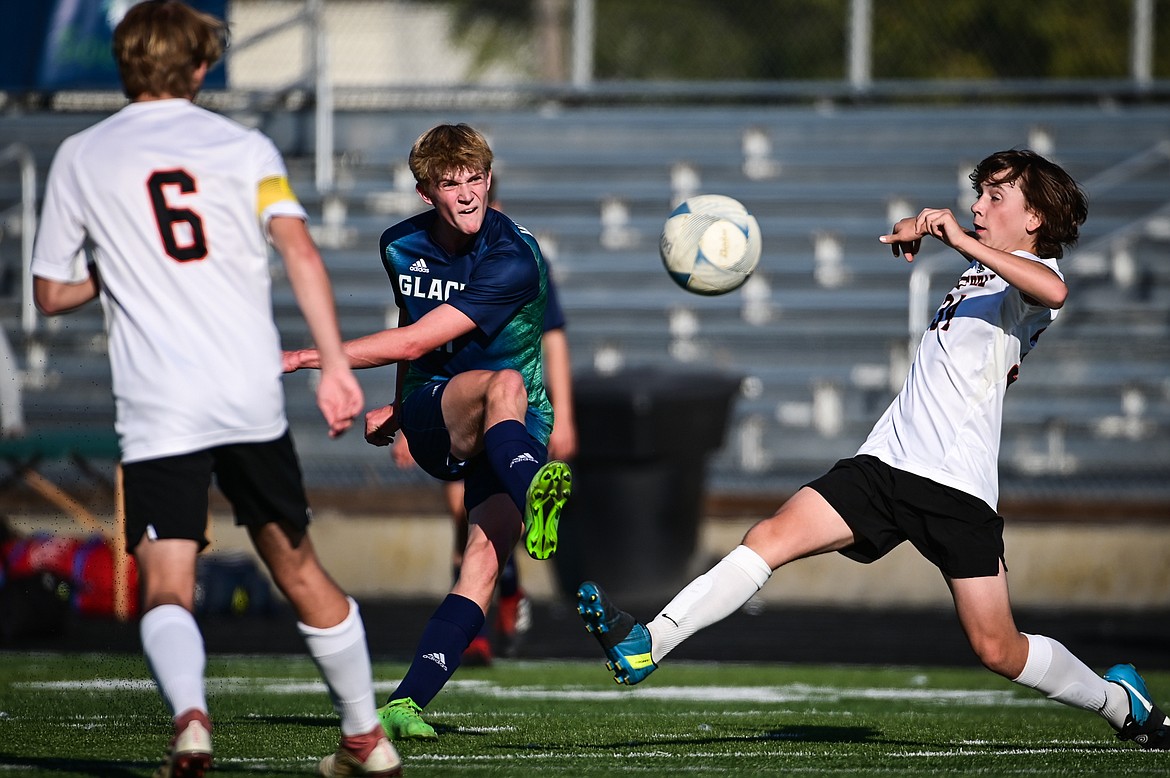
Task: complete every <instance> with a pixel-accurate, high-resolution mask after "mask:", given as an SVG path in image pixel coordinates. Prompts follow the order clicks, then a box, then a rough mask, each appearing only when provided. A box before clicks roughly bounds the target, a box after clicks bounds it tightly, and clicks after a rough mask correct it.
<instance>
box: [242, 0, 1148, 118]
mask: <svg viewBox="0 0 1170 778" xmlns="http://www.w3.org/2000/svg"><path fill="white" fill-rule="evenodd" d="M228 15H229V21H230V23H231V26H232V29H233V36H234V40H235V42H236V44H237V45H235V47H234V50H233V52H232V53H231V56H230V59H229V63H228V68H229V70H228V76H229V87H230V88H232V89H236V90H257V91H273V90H282V89H286V88H288V87H289V86H291V85H295V84H297V83H298V82H300V81H302V80H304V79H306V78H308V76H309V75H310V74H311V73H312V72H313V71H314V68H315V60H316V59H319V60H320V61H321V62H322V63H323V64H326V63H327V67H328V68H329V73H330V75H329V79H330V83H331V85H332V86H333V87H334V88H336V89H337V90H339V98H344V97H345V96H346V93H353V94H351V95H350V96H351V97H353V98H357V97H358V96H359V95H360V93H361V92H362V91H363V90H377V89H396V88H426V87H438V86H446V87H449V86H456V85H464V86H479V87H521V88H533V87H538V86H545V87H553V86H557V85H564V84H572V85H574V86H575V87H577V88H578V89H584V90H585V91H587V92H588V91H598V90H600V91H602V92H604V91H606V90H609V91H613V90H615V89H619V90H624V91H625V92H628V93H637V92H639V91H641V92H642V93H644V94H647V95H649V94H654V93H655V92H656V91H658V90H655V89H651V88H647V86H646V85H647V84H649V83H659V84H661V83H674V84H676V85H678V86H679V87H680V88H683V89H684V90H685V88H686V87H685V85H688V84H689V85H690V88H692V89H693V88H695V86H696V85H698V86H701V85H704V84H707V85H710V84H713V83H718V84H720V85H721V87H720V88H721V89H722V90H725V91H726V92H730V93H734V92H735V91H736V85H738V87H739V89H741V90H742V91H743V92H745V93H747V94H751V93H753V92H754V93H759V92H760V90H761V88H762V87H766V86H768V85H771V86H772V88H773V89H775V88H777V87H778V86H780V85H783V84H789V85H791V84H793V83H794V82H802V83H805V84H820V85H821V86H822V87H823V88H826V89H833V88H839V87H841V86H846V87H848V88H849V89H850V90H852V91H854V92H861V93H873V94H877V95H881V94H883V93H886V94H894V95H896V96H899V97H904V98H914V97H916V96H922V95H921V94H919V93H918V91H916V90H920V91H921V92H924V93H926V92H937V91H939V90H940V89H942V90H943V91H951V92H958V93H961V92H963V91H965V90H964V89H963V85H964V84H966V85H967V86H968V87H969V86H970V85H971V84H975V83H978V84H983V85H985V88H986V85H988V84H999V85H1000V88H1001V89H1003V88H1004V86H1005V85H1010V84H1012V83H1015V84H1027V83H1031V82H1047V83H1048V88H1049V91H1051V90H1052V89H1053V85H1054V84H1055V83H1063V82H1070V83H1073V84H1079V85H1080V88H1081V89H1085V88H1088V87H1089V86H1090V85H1092V84H1096V85H1098V86H1100V85H1101V84H1112V85H1114V86H1115V87H1116V88H1118V89H1123V90H1129V91H1132V92H1136V93H1148V92H1150V91H1151V90H1154V91H1158V90H1159V89H1161V88H1163V87H1164V82H1165V80H1166V79H1167V78H1170V0H1031V1H1030V2H1028V3H1003V2H994V1H993V0H948V1H947V2H945V3H939V2H937V0H798V1H795V2H794V1H793V0H721V1H720V0H670V2H667V1H666V0H640V1H639V2H628V0H499V1H498V2H492V3H480V2H475V1H474V0H419V1H418V2H402V1H387V0H232V2H230V4H229V6H228ZM297 19H300V20H302V21H303V23H293V22H295V20H297ZM274 29H276V30H277V31H276V32H271V31H272V30H274ZM316 29H320V30H322V31H323V32H324V35H323V36H321V39H320V40H321V41H322V42H323V45H324V47H325V52H324V53H320V54H316V53H314V51H315V50H314V43H315V41H316V40H317V39H316V38H315V35H314V31H315V30H316ZM948 87H949V89H948ZM966 91H969V89H968V90H966ZM1057 91H1061V90H1060V89H1057Z"/></svg>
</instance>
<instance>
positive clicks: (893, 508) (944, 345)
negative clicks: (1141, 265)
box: [577, 151, 1170, 749]
mask: <svg viewBox="0 0 1170 778" xmlns="http://www.w3.org/2000/svg"><path fill="white" fill-rule="evenodd" d="M970 178H971V183H972V185H973V186H974V188H975V191H976V193H977V194H978V199H977V200H976V201H975V203H974V204H973V205H972V206H971V214H972V217H973V226H972V228H971V229H970V230H967V229H964V228H963V227H961V226H960V224H959V222H958V220H957V219H956V218H955V215H954V214H953V213H952V212H951V211H950V210H949V209H946V208H937V209H936V208H928V209H926V210H924V211H922V212H921V213H919V214H918V215H917V216H913V217H909V218H906V219H903V220H901V221H899V222H898V223H897V224H895V225H894V229H893V231H892V232H891V233H890V234H888V235H883V236H881V238H880V240H881V241H882V242H883V243H886V244H888V245H890V246H891V247H892V249H893V252H894V255H895V256H897V255H898V254H903V255H904V256H905V257H906V260H907V261H912V260H913V259H914V257H915V255H917V254H918V250H919V247H920V244H921V241H922V238H923V237H925V236H931V237H934V238H937V239H938V240H940V241H942V242H943V243H944V244H946V245H947V246H949V247H951V248H953V249H954V250H955V251H956V252H958V253H959V255H960V256H961V257H962V258H963V259H964V261H966V262H967V263H968V266H967V269H966V270H965V271H964V272H963V274H962V275H961V276H960V278H959V281H958V283H957V284H956V285H955V287H954V288H953V289H952V290H951V291H950V292H949V293H948V294H947V295H946V297H945V298H944V300H943V302H942V304H941V305H940V306H939V308H938V311H937V313H936V314H935V317H934V320H933V321H931V323H930V326H929V327H928V328H927V331H926V334H925V335H924V336H923V339H922V342H921V344H920V346H919V349H918V353H917V355H916V356H915V358H914V362H913V364H912V365H911V368H910V373H909V375H908V376H907V378H906V383H905V385H904V386H903V388H902V390H901V392H899V393H898V396H897V397H896V398H895V399H894V401H893V403H892V404H891V405H890V407H889V409H888V410H887V411H886V412H885V414H883V415H882V417H881V419H879V421H878V422H877V424H876V425H875V426H874V428H873V431H872V432H871V433H870V435H869V438H868V439H867V440H866V441H865V443H864V444H863V445H862V447H861V449H860V450H859V451H858V452H857V454H856V455H855V456H854V457H852V458H850V459H845V460H841V461H840V462H838V463H837V464H836V465H835V466H834V467H833V469H832V470H830V471H829V473H827V474H826V475H824V476H822V477H821V478H818V479H816V480H814V481H813V482H811V483H810V484H808V485H806V486H805V487H804V488H802V489H800V490H799V491H798V492H797V493H796V494H795V495H793V496H792V497H791V498H790V499H789V500H788V501H787V502H786V503H785V504H784V505H783V506H781V507H780V509H779V510H778V511H777V512H776V513H775V514H774V515H773V516H771V517H770V518H767V519H764V520H763V521H761V522H759V523H757V524H756V525H755V526H754V527H752V528H751V529H750V530H749V531H748V533H747V535H746V536H745V537H744V539H743V542H742V544H741V545H739V546H738V547H737V548H735V549H734V550H733V551H732V552H731V553H730V554H728V555H727V556H726V557H724V558H723V559H722V560H721V561H720V562H719V563H718V564H716V565H715V566H714V567H713V568H712V569H711V570H709V571H708V572H707V573H705V574H704V575H701V576H699V577H698V578H697V579H695V580H694V581H692V582H691V583H690V584H688V585H687V586H686V587H685V588H683V590H682V591H681V592H679V593H678V594H677V595H676V596H675V598H674V599H673V600H671V602H670V603H668V604H667V605H666V607H665V608H663V610H662V611H661V612H660V613H659V614H658V616H657V617H656V618H654V619H653V620H652V621H650V622H649V623H647V624H641V623H638V622H636V621H635V620H634V618H633V617H632V616H630V615H629V614H627V613H626V612H624V611H622V610H620V609H618V608H617V607H616V606H615V605H614V604H613V603H612V602H611V601H610V600H609V598H608V597H607V596H606V595H605V593H604V592H603V591H602V590H601V588H600V587H599V586H598V585H597V584H595V583H593V582H585V583H584V584H582V585H581V588H580V590H579V591H578V593H577V598H578V611H579V612H580V613H581V616H582V618H583V619H584V620H585V625H586V628H587V629H588V630H589V631H590V632H592V633H594V635H595V636H596V637H597V639H598V641H599V642H600V643H601V646H602V649H603V650H604V651H605V654H606V656H607V658H608V660H609V661H608V666H609V667H610V669H611V670H613V672H614V677H615V679H616V680H617V681H618V682H620V683H626V684H634V683H638V682H639V681H641V680H642V679H644V678H645V677H646V676H648V675H649V674H650V673H651V672H653V671H654V670H655V669H656V668H657V667H658V663H659V662H661V661H662V659H663V658H664V657H665V656H666V655H667V654H668V653H669V652H670V651H672V650H673V649H674V648H675V647H677V646H678V645H679V644H680V643H682V642H683V641H684V640H685V639H687V638H688V637H690V636H691V635H693V634H694V633H695V632H696V631H698V630H699V629H702V628H703V627H706V626H709V625H711V624H714V623H716V622H718V621H720V620H722V619H724V618H726V617H727V616H729V615H731V614H732V613H734V612H735V611H737V610H738V609H739V608H740V607H741V606H743V605H744V603H746V602H747V601H748V600H749V599H750V598H751V597H752V596H753V595H754V594H755V593H756V592H757V591H759V590H760V588H762V587H763V585H764V584H765V583H766V582H767V581H768V579H769V577H770V576H771V575H772V572H773V571H774V570H776V569H777V568H779V567H781V566H783V565H785V564H788V563H789V562H793V561H795V560H797V559H803V558H805V557H809V556H814V555H817V554H823V553H826V552H829V551H838V552H840V553H842V554H844V555H846V556H848V557H850V558H852V559H856V560H858V561H861V562H872V561H874V560H876V559H879V558H880V557H882V556H884V555H885V554H887V553H888V552H889V551H890V550H892V549H893V548H894V547H895V546H897V545H899V544H900V543H902V542H903V541H907V540H908V541H910V542H911V543H912V544H913V545H914V547H915V548H916V549H918V551H919V552H920V553H921V554H922V555H923V556H924V557H926V558H927V559H928V560H930V561H931V562H932V563H933V564H934V565H935V566H937V567H938V568H939V570H940V571H941V572H942V573H943V576H944V578H945V580H946V582H947V585H948V586H949V587H950V590H951V594H952V597H953V599H954V603H955V610H956V612H957V614H958V617H959V623H960V625H961V626H962V628H963V631H964V632H965V633H966V636H967V639H968V641H969V642H970V644H971V647H972V649H973V650H974V651H975V654H976V655H977V656H978V657H979V659H980V661H982V662H983V664H984V665H985V666H986V667H987V668H988V669H990V670H992V671H993V672H996V673H999V674H1000V675H1002V676H1004V677H1005V678H1008V679H1010V680H1013V681H1015V682H1016V683H1019V684H1021V685H1023V686H1027V687H1029V688H1033V689H1037V690H1038V691H1040V692H1042V693H1043V694H1045V695H1047V696H1048V697H1049V698H1050V699H1053V700H1056V701H1058V702H1062V703H1064V704H1066V705H1071V706H1073V707H1078V708H1083V709H1085V710H1091V711H1095V712H1097V713H1099V714H1100V715H1102V716H1103V717H1104V718H1105V719H1106V720H1108V721H1109V723H1110V724H1111V725H1112V726H1113V727H1114V729H1116V730H1117V733H1118V737H1120V738H1121V739H1123V740H1132V741H1134V742H1136V743H1139V744H1140V745H1142V746H1144V747H1146V748H1157V749H1166V748H1170V735H1168V732H1170V719H1168V718H1167V717H1166V715H1165V714H1164V713H1163V712H1162V711H1161V710H1159V709H1158V707H1157V706H1156V705H1154V704H1153V702H1152V700H1151V698H1150V695H1149V692H1148V690H1147V689H1146V686H1145V682H1144V681H1143V680H1142V678H1141V676H1139V675H1138V674H1137V672H1136V671H1135V670H1134V668H1133V667H1132V666H1131V665H1128V664H1121V665H1115V666H1114V667H1112V668H1110V669H1109V670H1108V671H1107V672H1106V673H1105V675H1104V677H1101V676H1098V675H1097V674H1096V673H1094V672H1093V671H1092V670H1090V669H1089V668H1088V667H1087V666H1086V665H1085V664H1084V663H1083V662H1081V661H1080V660H1079V659H1077V658H1076V657H1075V656H1074V655H1073V654H1072V653H1071V652H1070V651H1069V650H1068V649H1067V648H1065V647H1064V646H1063V645H1061V644H1060V643H1058V642H1057V641H1055V640H1052V639H1051V638H1048V637H1045V636H1043V635H1029V634H1024V633H1021V632H1020V631H1019V630H1018V629H1017V628H1016V624H1015V621H1014V619H1013V617H1012V610H1011V602H1010V599H1009V597H1008V586H1007V567H1006V564H1005V562H1004V546H1003V520H1002V519H1001V518H1000V517H999V516H998V515H997V513H996V503H997V500H998V496H999V485H998V481H997V476H996V473H997V460H998V455H999V439H1000V424H1001V421H1002V416H1003V413H1002V411H1003V397H1004V392H1005V390H1006V389H1007V387H1008V385H1009V384H1011V383H1012V382H1013V381H1014V380H1015V379H1016V378H1017V376H1018V374H1019V368H1020V360H1021V359H1023V357H1024V356H1025V355H1026V354H1027V353H1028V352H1029V351H1030V350H1031V349H1032V347H1034V346H1035V345H1036V340H1037V338H1038V337H1039V336H1040V334H1041V333H1042V332H1043V331H1044V329H1045V328H1046V327H1047V326H1048V325H1049V324H1050V323H1051V322H1052V320H1053V319H1054V318H1055V317H1056V314H1057V311H1058V309H1059V308H1060V307H1061V306H1062V305H1063V304H1064V301H1065V297H1066V295H1067V293H1068V288H1067V287H1066V286H1065V283H1064V279H1063V277H1062V276H1061V274H1060V272H1059V271H1058V270H1057V268H1056V260H1057V259H1059V258H1061V257H1062V256H1063V255H1064V247H1066V246H1071V245H1073V244H1074V243H1075V242H1076V240H1077V237H1078V234H1079V227H1080V225H1081V224H1083V223H1084V221H1085V219H1086V217H1087V215H1088V208H1087V205H1086V202H1085V197H1084V194H1083V193H1082V191H1081V189H1080V187H1079V186H1078V185H1077V184H1076V182H1075V181H1074V180H1073V179H1072V178H1071V177H1070V176H1069V175H1068V174H1067V173H1066V172H1065V171H1064V170H1063V169H1061V168H1060V167H1059V166H1057V165H1055V164H1053V163H1052V162H1050V161H1048V160H1046V159H1044V158H1043V157H1041V156H1039V155H1037V154H1035V153H1033V152H1029V151H1003V152H998V153H996V154H992V155H991V156H989V157H987V158H986V159H984V160H983V161H982V162H980V163H979V165H977V166H976V167H975V170H974V171H973V172H972V173H971V177H970Z"/></svg>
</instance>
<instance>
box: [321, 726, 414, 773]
mask: <svg viewBox="0 0 1170 778" xmlns="http://www.w3.org/2000/svg"><path fill="white" fill-rule="evenodd" d="M317 772H318V773H319V774H320V775H323V776H325V778H335V776H349V775H369V776H377V777H378V778H384V777H388V776H392V775H402V757H400V756H399V755H398V751H397V750H395V748H394V746H393V744H391V742H390V741H389V740H387V739H386V733H385V732H383V731H382V727H381V726H378V727H375V728H374V729H373V730H371V731H370V732H367V733H366V734H364V735H352V736H349V737H343V738H341V744H340V745H339V746H338V747H337V751H336V752H335V753H332V754H330V755H329V756H327V757H325V758H324V759H322V760H321V764H319V765H318V766H317Z"/></svg>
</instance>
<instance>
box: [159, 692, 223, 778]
mask: <svg viewBox="0 0 1170 778" xmlns="http://www.w3.org/2000/svg"><path fill="white" fill-rule="evenodd" d="M210 769H211V720H210V719H208V718H207V714H206V713H204V712H203V711H201V710H198V709H196V708H192V709H191V710H189V711H186V712H184V713H183V715H182V716H179V717H178V718H177V719H175V736H174V737H173V738H171V744H170V747H169V748H168V749H167V760H166V761H165V762H163V763H162V765H161V766H160V767H159V768H158V769H157V770H155V771H154V778H203V775H204V773H206V772H207V771H208V770H210Z"/></svg>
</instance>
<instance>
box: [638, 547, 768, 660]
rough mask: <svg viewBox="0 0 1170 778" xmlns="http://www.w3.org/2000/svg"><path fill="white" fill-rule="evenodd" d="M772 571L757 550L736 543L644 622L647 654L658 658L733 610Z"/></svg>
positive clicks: (748, 596) (755, 590) (759, 587)
mask: <svg viewBox="0 0 1170 778" xmlns="http://www.w3.org/2000/svg"><path fill="white" fill-rule="evenodd" d="M771 575H772V568H771V567H769V566H768V563H767V562H765V561H764V560H763V559H762V558H761V557H760V555H759V554H757V553H756V552H755V551H752V550H751V549H750V548H748V547H747V546H737V547H736V548H735V549H734V550H732V552H731V553H730V554H728V555H727V556H725V557H723V559H721V560H719V563H718V564H716V565H715V566H714V567H712V568H711V569H710V570H708V571H707V572H706V573H704V574H703V575H701V576H699V577H698V578H696V579H695V580H693V581H691V582H690V583H689V584H687V585H686V587H685V588H683V590H682V591H681V592H679V593H678V594H676V595H675V596H674V599H673V600H671V601H670V602H669V603H667V605H666V607H665V608H663V609H662V612H661V613H659V614H658V615H657V616H655V617H654V620H653V621H651V622H650V623H649V624H647V625H646V629H648V630H649V631H650V640H651V651H650V658H651V659H653V660H654V661H655V662H661V661H662V659H663V657H665V656H666V655H667V654H669V653H670V652H671V651H673V650H674V649H675V648H676V647H678V645H679V644H680V643H682V642H683V641H684V640H686V639H687V638H689V637H690V636H691V635H693V634H695V633H696V632H698V631H699V630H701V629H702V628H703V627H709V626H710V625H712V624H714V623H715V622H717V621H722V620H723V619H725V618H727V617H728V616H730V615H731V614H733V613H735V612H736V611H737V610H738V609H739V608H740V607H742V606H743V604H744V603H745V602H747V601H748V600H750V599H751V598H752V596H753V595H755V593H756V592H758V591H759V590H760V589H762V588H763V586H764V584H765V583H767V582H768V578H769V577H770V576H771Z"/></svg>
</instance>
